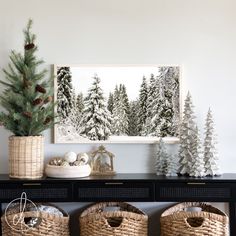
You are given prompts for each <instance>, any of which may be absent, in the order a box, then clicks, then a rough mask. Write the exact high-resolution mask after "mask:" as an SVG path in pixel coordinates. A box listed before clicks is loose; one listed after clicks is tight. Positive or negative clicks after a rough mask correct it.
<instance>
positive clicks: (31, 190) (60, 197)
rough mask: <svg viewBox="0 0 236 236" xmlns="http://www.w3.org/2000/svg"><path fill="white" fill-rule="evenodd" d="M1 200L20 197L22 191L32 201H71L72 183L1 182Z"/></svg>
mask: <svg viewBox="0 0 236 236" xmlns="http://www.w3.org/2000/svg"><path fill="white" fill-rule="evenodd" d="M0 189H1V191H0V201H1V202H4V201H11V200H13V199H15V198H19V197H20V196H21V194H22V192H25V193H26V194H27V198H28V199H30V200H32V201H44V202H45V201H69V200H71V199H72V185H71V184H68V183H67V184H65V183H58V184H57V183H38V182H35V183H28V182H27V183H9V184H8V183H6V184H4V183H0Z"/></svg>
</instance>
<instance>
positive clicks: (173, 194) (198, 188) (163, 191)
mask: <svg viewBox="0 0 236 236" xmlns="http://www.w3.org/2000/svg"><path fill="white" fill-rule="evenodd" d="M231 197H232V194H231V188H230V187H229V186H227V184H211V183H209V184H208V183H183V184H179V183H178V184H177V186H176V184H168V185H165V184H156V200H157V201H161V200H164V199H165V200H171V201H180V200H181V199H183V200H184V201H194V200H195V201H201V200H202V199H203V200H204V201H208V200H207V199H209V201H223V200H228V199H230V198H231Z"/></svg>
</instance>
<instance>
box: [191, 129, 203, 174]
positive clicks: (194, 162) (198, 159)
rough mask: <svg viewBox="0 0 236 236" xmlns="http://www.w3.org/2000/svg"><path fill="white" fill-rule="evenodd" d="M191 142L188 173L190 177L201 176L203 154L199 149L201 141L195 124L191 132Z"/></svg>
mask: <svg viewBox="0 0 236 236" xmlns="http://www.w3.org/2000/svg"><path fill="white" fill-rule="evenodd" d="M192 137H193V142H192V149H191V155H192V157H191V159H190V171H189V175H190V176H192V177H202V176H203V175H204V172H203V156H202V151H201V142H200V137H199V132H198V127H197V125H195V129H194V130H193V132H192Z"/></svg>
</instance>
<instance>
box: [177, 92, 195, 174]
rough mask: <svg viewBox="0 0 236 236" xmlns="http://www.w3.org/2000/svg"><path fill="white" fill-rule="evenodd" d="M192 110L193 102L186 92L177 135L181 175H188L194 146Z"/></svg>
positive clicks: (179, 171) (193, 117)
mask: <svg viewBox="0 0 236 236" xmlns="http://www.w3.org/2000/svg"><path fill="white" fill-rule="evenodd" d="M194 119H195V116H194V112H193V104H192V98H191V95H190V93H189V92H188V94H187V97H186V99H185V103H184V112H183V119H182V122H181V124H180V135H179V140H180V144H179V164H180V167H179V170H178V173H179V174H181V175H189V174H190V169H191V164H192V158H193V153H194V148H195V138H196V123H195V120H194Z"/></svg>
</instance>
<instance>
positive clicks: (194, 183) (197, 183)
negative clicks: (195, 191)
mask: <svg viewBox="0 0 236 236" xmlns="http://www.w3.org/2000/svg"><path fill="white" fill-rule="evenodd" d="M187 184H189V185H205V184H206V183H199V182H190V183H187Z"/></svg>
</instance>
